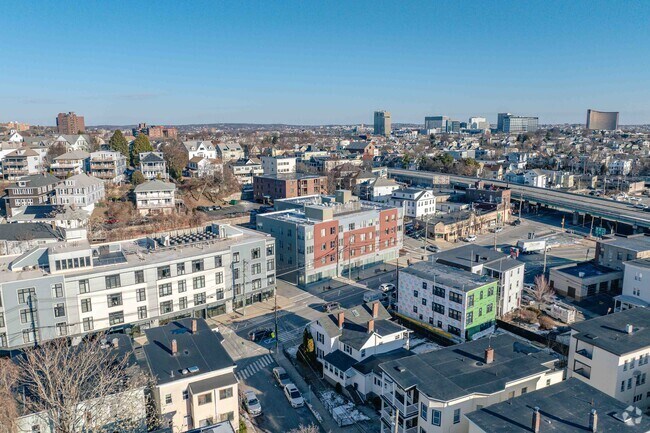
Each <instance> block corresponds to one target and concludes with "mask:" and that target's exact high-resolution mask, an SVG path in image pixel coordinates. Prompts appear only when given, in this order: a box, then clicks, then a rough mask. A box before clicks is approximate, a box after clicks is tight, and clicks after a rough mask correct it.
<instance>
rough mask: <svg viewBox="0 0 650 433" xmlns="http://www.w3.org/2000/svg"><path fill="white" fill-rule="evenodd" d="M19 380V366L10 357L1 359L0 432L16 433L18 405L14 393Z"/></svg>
mask: <svg viewBox="0 0 650 433" xmlns="http://www.w3.org/2000/svg"><path fill="white" fill-rule="evenodd" d="M17 381H18V368H17V367H16V364H14V363H13V362H12V361H11V360H10V359H0V433H14V432H15V429H16V418H17V416H18V407H17V405H16V400H15V399H14V396H13V394H12V390H13V389H14V388H15V386H16V383H17Z"/></svg>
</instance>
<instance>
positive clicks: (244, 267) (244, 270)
mask: <svg viewBox="0 0 650 433" xmlns="http://www.w3.org/2000/svg"><path fill="white" fill-rule="evenodd" d="M241 279H242V285H241V287H242V289H241V290H242V296H243V297H244V308H243V310H242V314H243V315H244V316H245V315H246V260H242V267H241Z"/></svg>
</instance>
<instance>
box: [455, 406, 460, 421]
mask: <svg viewBox="0 0 650 433" xmlns="http://www.w3.org/2000/svg"><path fill="white" fill-rule="evenodd" d="M459 422H460V409H454V424H458V423H459Z"/></svg>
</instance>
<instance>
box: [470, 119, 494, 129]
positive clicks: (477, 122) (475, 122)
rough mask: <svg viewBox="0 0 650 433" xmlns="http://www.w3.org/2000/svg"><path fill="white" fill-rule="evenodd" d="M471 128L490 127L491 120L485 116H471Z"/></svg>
mask: <svg viewBox="0 0 650 433" xmlns="http://www.w3.org/2000/svg"><path fill="white" fill-rule="evenodd" d="M467 126H468V127H469V129H476V130H479V129H483V130H485V129H490V122H488V121H487V119H486V118H485V117H470V118H469V122H468V125H467Z"/></svg>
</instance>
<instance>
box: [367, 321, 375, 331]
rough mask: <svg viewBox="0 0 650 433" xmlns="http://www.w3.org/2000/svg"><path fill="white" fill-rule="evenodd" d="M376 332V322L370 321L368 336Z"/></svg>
mask: <svg viewBox="0 0 650 433" xmlns="http://www.w3.org/2000/svg"><path fill="white" fill-rule="evenodd" d="M373 332H375V320H374V319H370V320H368V334H372V333H373Z"/></svg>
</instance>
